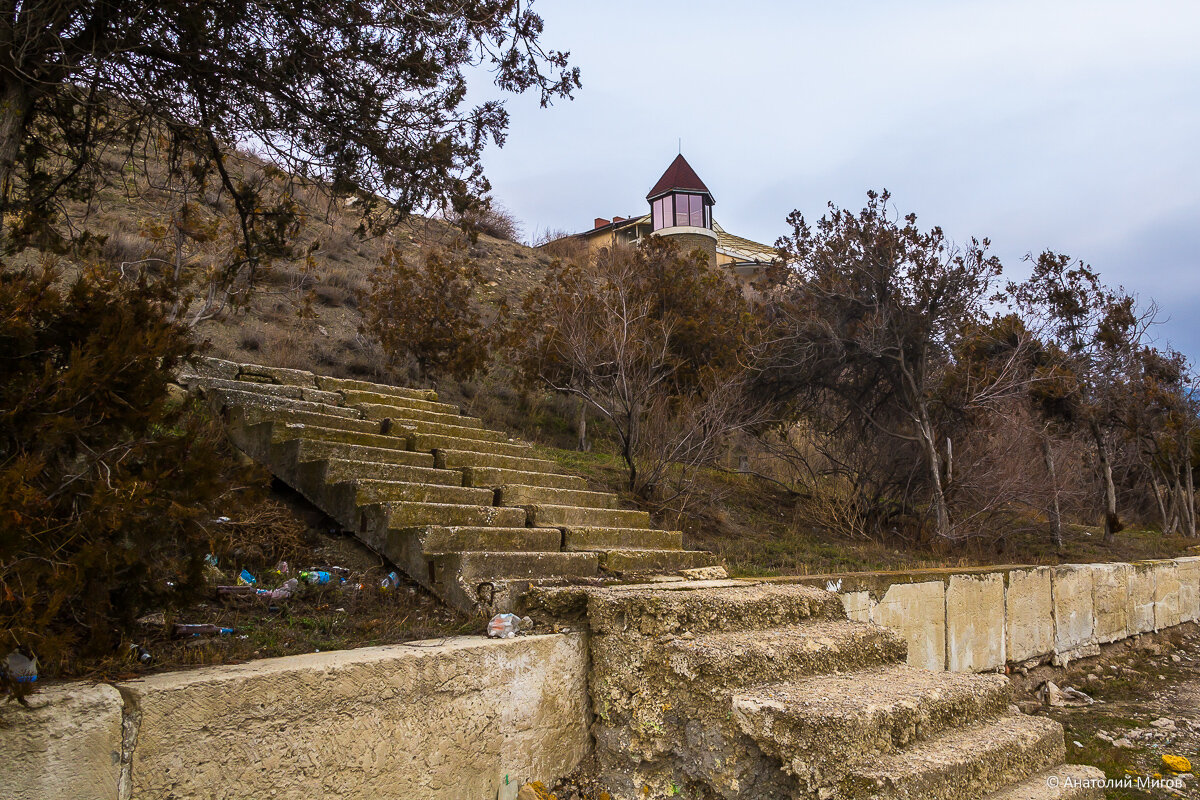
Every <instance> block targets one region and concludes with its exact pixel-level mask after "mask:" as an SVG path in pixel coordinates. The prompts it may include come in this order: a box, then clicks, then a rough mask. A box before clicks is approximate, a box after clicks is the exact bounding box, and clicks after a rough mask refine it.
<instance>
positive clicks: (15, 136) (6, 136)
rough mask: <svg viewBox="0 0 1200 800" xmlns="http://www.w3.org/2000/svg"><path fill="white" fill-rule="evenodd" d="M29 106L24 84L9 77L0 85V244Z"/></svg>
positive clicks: (30, 107)
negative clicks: (1, 86) (1, 87)
mask: <svg viewBox="0 0 1200 800" xmlns="http://www.w3.org/2000/svg"><path fill="white" fill-rule="evenodd" d="M32 109H33V99H32V97H31V96H30V93H29V90H28V87H26V86H25V85H23V84H21V83H17V82H14V81H12V80H11V78H10V79H9V80H7V81H5V82H4V85H3V89H0V244H2V243H4V240H5V238H6V236H7V234H6V232H5V230H4V219H3V215H4V214H5V213H7V212H8V211H9V209H10V203H11V202H12V182H13V173H14V172H15V171H16V163H17V154H18V153H20V151H21V140H22V138H24V136H25V127H26V125H28V124H29V116H30V113H31V112H32Z"/></svg>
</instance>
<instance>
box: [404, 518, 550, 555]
mask: <svg viewBox="0 0 1200 800" xmlns="http://www.w3.org/2000/svg"><path fill="white" fill-rule="evenodd" d="M388 535H389V537H390V536H393V535H394V536H414V537H416V540H417V541H418V542H419V543H420V547H421V550H422V552H424V553H425V554H427V555H434V554H443V553H468V552H490V553H498V552H556V551H557V550H558V544H559V542H558V532H557V531H555V530H553V529H551V528H490V527H463V526H458V527H447V526H441V525H429V526H426V527H423V528H407V529H401V530H394V531H388Z"/></svg>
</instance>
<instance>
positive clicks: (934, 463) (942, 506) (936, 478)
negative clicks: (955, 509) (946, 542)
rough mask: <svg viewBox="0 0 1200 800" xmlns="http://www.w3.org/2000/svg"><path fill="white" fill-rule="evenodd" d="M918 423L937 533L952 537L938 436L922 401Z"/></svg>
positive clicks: (946, 537) (918, 407)
mask: <svg viewBox="0 0 1200 800" xmlns="http://www.w3.org/2000/svg"><path fill="white" fill-rule="evenodd" d="M916 405H917V415H918V418H917V425H918V427H919V429H920V431H921V441H922V443H923V444H924V445H925V456H926V458H928V459H929V484H930V486H929V494H930V504H931V505H932V506H933V519H934V525H935V526H936V530H937V535H938V536H940V537H941V538H943V539H949V538H950V509H949V508H948V507H947V506H946V492H945V490H944V489H943V488H942V456H941V453H940V452H939V451H938V444H937V436H936V434H935V433H934V431H933V423H932V422H930V420H929V414H928V412H927V411H926V409H925V407H924V405H923V404H921V403H917V404H916Z"/></svg>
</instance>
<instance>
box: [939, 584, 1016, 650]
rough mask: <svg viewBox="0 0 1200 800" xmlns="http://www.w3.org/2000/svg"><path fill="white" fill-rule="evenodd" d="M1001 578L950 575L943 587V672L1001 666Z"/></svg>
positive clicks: (1002, 635) (1002, 646)
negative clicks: (944, 670) (944, 623)
mask: <svg viewBox="0 0 1200 800" xmlns="http://www.w3.org/2000/svg"><path fill="white" fill-rule="evenodd" d="M1004 661H1005V658H1004V575H1003V574H1002V573H999V572H993V573H990V574H986V575H952V576H950V583H949V584H948V585H947V586H946V668H947V669H948V670H950V671H951V672H980V671H982V670H987V669H995V668H996V667H1000V666H1003V665H1004Z"/></svg>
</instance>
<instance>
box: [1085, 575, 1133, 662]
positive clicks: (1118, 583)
mask: <svg viewBox="0 0 1200 800" xmlns="http://www.w3.org/2000/svg"><path fill="white" fill-rule="evenodd" d="M1090 566H1091V570H1092V606H1093V608H1094V609H1095V613H1096V641H1097V642H1100V643H1102V644H1103V643H1106V642H1115V641H1117V640H1119V639H1124V638H1126V637H1127V636H1129V565H1128V564H1091V565H1090Z"/></svg>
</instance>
